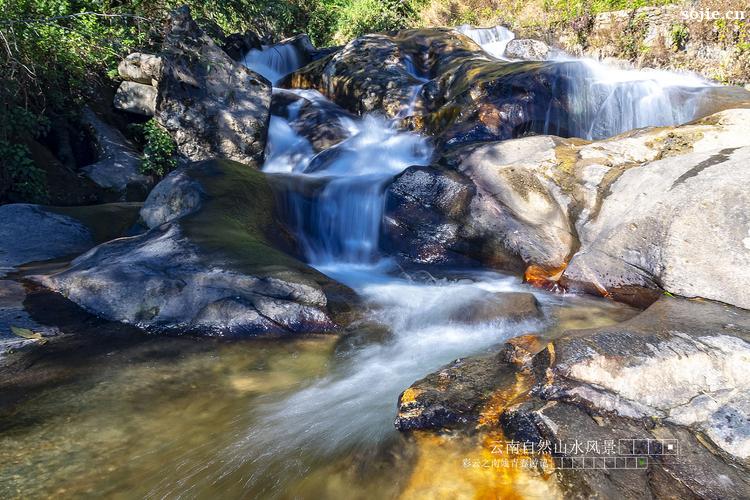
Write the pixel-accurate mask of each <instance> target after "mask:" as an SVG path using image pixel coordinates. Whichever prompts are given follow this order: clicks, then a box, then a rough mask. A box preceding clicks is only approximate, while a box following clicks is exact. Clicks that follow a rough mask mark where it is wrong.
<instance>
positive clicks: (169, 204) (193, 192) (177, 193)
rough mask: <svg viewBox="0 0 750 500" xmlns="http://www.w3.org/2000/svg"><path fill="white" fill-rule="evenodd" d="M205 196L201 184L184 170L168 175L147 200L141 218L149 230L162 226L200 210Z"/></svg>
mask: <svg viewBox="0 0 750 500" xmlns="http://www.w3.org/2000/svg"><path fill="white" fill-rule="evenodd" d="M203 196H204V192H203V187H202V186H201V184H200V183H199V182H198V181H196V180H195V179H193V178H192V177H190V175H188V173H187V172H186V171H185V170H184V169H178V170H174V171H173V172H171V173H170V174H169V175H167V176H166V177H165V178H164V179H163V180H162V181H161V182H160V183H159V184H157V185H156V187H155V188H154V189H152V190H151V192H150V193H149V195H148V198H146V201H145V202H144V203H143V208H141V218H142V219H143V221H144V222H145V223H146V225H147V226H148V227H149V228H154V227H156V226H160V225H162V224H164V223H165V222H170V221H173V220H175V219H179V218H180V217H184V216H185V215H188V214H191V213H193V212H195V211H196V210H198V209H199V208H200V205H201V200H202V198H203Z"/></svg>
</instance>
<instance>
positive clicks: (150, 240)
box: [37, 161, 356, 336]
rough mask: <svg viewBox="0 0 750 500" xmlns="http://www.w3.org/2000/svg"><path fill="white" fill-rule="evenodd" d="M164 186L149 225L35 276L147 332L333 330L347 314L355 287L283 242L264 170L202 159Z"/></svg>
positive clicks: (153, 201) (148, 212)
mask: <svg viewBox="0 0 750 500" xmlns="http://www.w3.org/2000/svg"><path fill="white" fill-rule="evenodd" d="M163 184H164V185H163V186H158V187H157V188H156V189H155V194H153V195H152V196H151V197H150V199H149V202H148V203H147V204H146V206H145V207H144V219H145V220H146V221H147V222H148V223H149V225H150V226H153V229H151V230H150V231H148V232H147V233H145V234H142V235H139V236H134V237H130V238H120V239H117V240H114V241H110V242H108V243H105V244H103V245H100V246H98V247H96V248H94V249H92V250H91V251H89V252H88V253H86V254H84V255H82V256H81V257H79V258H77V259H76V260H75V261H74V262H73V264H72V266H71V267H70V268H69V269H68V270H65V271H63V272H61V273H57V274H54V275H52V276H43V277H38V278H37V279H38V280H39V281H40V282H42V283H43V284H45V285H46V286H47V287H48V288H51V289H53V290H55V291H58V292H60V293H62V294H63V295H65V296H66V297H68V298H69V299H70V300H72V301H74V302H76V303H77V304H79V305H80V306H82V307H83V308H85V309H87V310H88V311H90V312H92V313H94V314H97V315H99V316H102V317H104V318H106V319H109V320H112V321H120V322H124V323H129V324H133V325H136V326H138V327H140V328H142V329H144V330H148V331H153V332H178V333H182V332H187V333H193V334H199V335H212V336H240V335H255V334H263V333H275V334H288V333H300V332H329V331H334V330H337V329H338V327H339V326H340V325H341V324H343V323H345V322H346V321H348V317H349V314H350V307H351V304H352V303H354V302H356V296H355V295H354V293H353V292H352V291H351V290H349V289H348V288H346V287H344V286H342V285H340V284H338V283H336V282H334V281H332V280H331V279H329V278H327V277H326V276H324V275H322V274H320V273H319V272H317V271H315V270H314V269H312V268H310V267H308V266H307V265H305V264H303V263H302V262H299V261H297V260H296V259H294V258H292V257H290V256H289V255H287V254H286V253H284V252H283V251H282V250H280V248H284V247H285V246H288V242H285V241H284V239H283V234H284V233H285V230H284V229H283V227H282V226H281V224H280V223H279V222H278V219H277V217H276V215H275V209H274V195H273V193H272V191H271V188H270V186H269V185H268V183H267V181H266V178H265V176H264V175H263V174H262V173H260V172H257V171H255V170H254V169H251V168H248V167H247V166H246V165H243V164H240V163H235V162H228V161H208V162H201V163H198V164H192V165H190V166H188V167H186V168H184V169H182V170H180V171H177V172H176V173H173V174H171V175H170V176H169V177H167V179H165V181H163ZM185 193H188V194H187V195H186V194H185ZM192 193H195V198H191V197H192V196H193V194H192ZM198 193H199V194H200V196H198ZM198 198H200V201H199V202H198ZM186 199H189V200H190V201H185V200H186ZM159 203H164V205H166V206H165V207H162V208H160V207H159V206H158V205H159Z"/></svg>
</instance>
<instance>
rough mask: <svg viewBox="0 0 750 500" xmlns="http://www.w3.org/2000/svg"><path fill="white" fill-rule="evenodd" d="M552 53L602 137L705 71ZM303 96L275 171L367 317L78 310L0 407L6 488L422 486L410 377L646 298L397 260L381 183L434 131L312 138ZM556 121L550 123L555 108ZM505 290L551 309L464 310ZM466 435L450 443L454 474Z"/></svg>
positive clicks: (390, 493)
mask: <svg viewBox="0 0 750 500" xmlns="http://www.w3.org/2000/svg"><path fill="white" fill-rule="evenodd" d="M460 30H461V31H462V32H463V33H464V34H466V35H467V36H469V37H471V38H473V39H474V40H475V41H477V42H478V43H480V44H481V45H482V46H483V47H484V48H485V49H486V50H487V52H488V54H490V55H494V56H496V57H498V58H502V53H503V51H504V47H505V45H506V44H507V42H508V41H509V40H510V39H512V37H513V34H512V33H511V32H509V31H508V30H505V29H504V28H503V29H502V30H500V29H499V28H498V29H475V28H469V27H462V28H460ZM245 64H247V65H248V66H249V67H250V68H251V69H254V70H257V71H258V72H260V73H262V74H264V75H265V76H267V77H268V78H269V79H270V80H272V81H274V82H276V81H278V80H279V78H281V77H282V76H283V75H285V74H287V73H289V72H290V71H293V70H294V69H296V68H297V67H298V66H299V64H300V63H299V58H298V57H297V55H296V54H295V52H294V51H293V50H291V48H290V47H287V46H285V47H269V48H266V49H264V50H262V51H251V53H249V54H248V56H247V57H246V59H245ZM555 64H558V65H559V70H560V71H561V72H568V73H570V74H575V79H576V81H577V82H579V84H578V85H577V87H576V90H575V92H574V93H573V95H572V99H574V100H575V102H577V103H578V104H579V105H577V106H574V107H573V109H575V110H576V112H575V114H574V116H571V117H568V119H569V120H570V122H571V123H573V124H574V126H571V127H569V128H568V129H569V130H573V131H574V132H575V133H574V134H573V135H576V136H579V137H583V138H589V139H596V138H602V137H609V136H613V135H616V134H619V133H621V132H625V131H627V130H631V129H634V128H639V127H645V126H654V125H669V124H677V123H683V122H687V121H689V120H691V119H694V118H695V116H696V114H697V113H698V111H699V108H700V105H701V100H702V99H703V98H704V91H705V90H706V89H710V87H711V85H710V84H709V83H707V82H705V81H703V80H700V79H698V78H697V77H692V76H684V75H676V74H672V73H666V72H644V71H630V70H619V69H618V70H615V69H612V68H608V67H606V66H603V65H602V64H601V63H598V62H594V61H586V60H571V59H570V58H565V57H563V56H559V57H558V59H556V61H555ZM561 91H563V90H561ZM287 92H289V91H287ZM292 92H294V93H296V94H297V96H298V97H300V98H301V99H304V100H306V101H307V102H311V103H313V105H315V104H316V103H318V104H319V105H321V106H322V105H325V106H335V105H333V104H332V103H330V102H329V101H327V100H326V99H325V97H323V96H322V95H321V94H319V93H317V92H315V91H310V90H293V91H292ZM300 102H302V101H300ZM410 108H411V104H408V105H406V107H405V109H404V110H403V111H402V112H401V113H400V114H401V115H402V116H408V114H409V113H410V111H411V109H410ZM295 112H296V111H295V109H294V105H292V106H291V110H290V113H291V115H290V116H289V117H286V118H285V117H281V116H273V117H272V118H271V124H270V130H269V141H268V145H267V151H266V153H267V155H266V156H267V159H266V163H265V165H264V167H263V170H264V171H265V172H266V173H267V174H268V175H270V176H274V177H275V178H276V179H277V180H278V183H279V185H282V186H286V188H285V192H284V193H283V197H282V200H281V202H282V203H283V210H284V213H285V216H286V218H287V222H288V224H289V226H290V227H292V228H293V229H294V230H295V233H296V235H297V237H298V238H299V241H300V244H301V247H302V251H303V252H304V256H305V259H306V261H307V262H308V263H309V264H311V265H312V266H314V267H315V268H317V269H318V270H320V271H321V272H323V273H324V274H327V275H329V276H331V277H333V278H335V279H337V280H339V281H340V282H342V283H345V284H347V285H349V286H350V287H352V288H353V289H354V290H356V291H357V292H358V293H359V294H360V295H361V296H362V297H363V299H364V302H365V304H366V314H365V319H364V320H363V321H362V322H361V323H360V325H359V327H358V328H357V329H356V330H355V331H354V333H353V334H351V335H349V336H348V337H344V338H340V339H338V338H334V337H332V336H322V335H311V336H304V337H300V338H293V339H287V340H281V341H279V340H263V339H250V340H247V341H235V342H222V341H219V340H214V339H208V340H207V339H190V338H184V337H154V336H149V337H146V338H144V337H143V336H142V335H138V334H137V333H135V332H119V333H113V334H112V337H113V339H115V340H113V345H114V346H110V347H108V348H94V347H92V346H91V344H92V343H93V342H94V341H97V342H101V338H100V336H99V335H100V333H101V332H100V330H101V329H103V328H104V327H103V326H102V324H101V322H95V321H93V320H91V319H90V318H88V317H86V316H84V315H80V314H78V315H77V314H73V313H70V314H69V316H70V319H69V327H70V328H73V329H77V330H81V331H83V332H84V335H83V336H82V339H83V340H80V344H76V345H75V346H74V347H72V348H70V349H69V350H67V351H64V352H63V353H62V355H61V354H60V353H55V355H54V356H53V355H52V354H50V355H47V356H42V357H40V358H39V359H38V360H37V361H35V363H37V365H38V369H39V370H40V372H41V373H42V374H43V376H42V377H40V378H39V379H37V380H15V381H11V382H14V383H21V384H26V386H28V388H29V390H32V389H33V394H34V395H33V397H30V398H27V399H25V400H23V401H22V403H20V404H18V405H16V406H11V408H12V414H7V413H0V449H2V450H3V451H2V454H3V459H2V461H3V463H4V466H5V468H6V470H5V472H4V473H5V474H8V475H7V477H10V481H4V482H3V483H2V484H0V497H8V496H14V495H16V494H17V492H21V491H22V492H24V495H26V496H63V497H80V496H94V495H96V496H102V495H104V496H112V497H122V498H131V497H147V498H174V497H180V498H182V497H184V498H194V497H198V498H216V497H218V496H222V497H246V498H258V497H262V498H269V497H278V498H394V497H399V496H402V495H403V496H410V495H416V496H422V495H423V494H424V495H428V493H429V492H425V491H421V490H419V488H418V487H417V486H415V484H417V483H418V478H417V477H416V476H415V474H416V472H415V471H417V470H418V465H417V459H416V458H415V457H416V455H417V453H418V449H417V445H416V444H415V443H414V441H413V440H410V439H409V438H407V437H404V436H403V435H401V434H400V433H398V432H397V431H396V430H395V428H394V426H393V420H394V417H395V413H396V402H397V399H398V396H399V394H400V393H401V392H402V391H403V390H404V389H405V388H407V387H408V386H409V385H410V384H412V383H413V382H414V381H416V380H418V379H420V378H422V377H424V376H425V375H427V374H429V373H431V372H434V371H435V370H437V369H438V368H439V367H441V366H442V365H444V364H446V363H448V362H450V361H452V360H454V359H456V358H460V357H465V356H470V355H474V354H478V353H482V352H489V351H491V350H492V349H493V348H495V347H497V346H498V345H500V344H502V343H503V342H504V341H505V340H507V339H509V338H511V337H514V336H517V335H521V334H523V333H527V332H538V333H539V334H540V335H541V336H542V338H547V339H550V338H554V337H555V336H556V335H559V334H561V333H562V332H563V331H565V330H569V329H575V328H590V327H596V326H603V325H606V324H611V323H614V322H618V321H622V320H624V319H627V318H629V317H631V316H633V315H634V314H635V312H636V311H635V310H633V309H631V308H629V307H627V306H625V305H622V304H617V303H613V302H611V301H607V300H604V299H597V298H592V297H581V296H573V295H563V294H554V293H550V292H546V291H543V290H539V289H535V288H532V287H530V286H528V285H525V284H523V283H522V282H521V279H520V278H518V277H516V276H511V275H505V274H501V273H497V272H494V271H489V270H470V271H467V270H453V271H452V270H441V271H440V272H439V273H437V272H435V273H429V272H426V271H420V272H415V271H408V270H407V271H405V270H403V269H400V268H399V267H398V266H397V265H396V264H395V262H394V261H392V260H390V259H389V258H388V257H387V256H385V255H382V254H381V252H380V251H379V235H380V229H381V228H380V224H381V220H382V216H383V210H384V204H385V199H384V191H385V188H386V186H387V185H388V183H389V182H390V181H391V179H392V178H393V177H394V176H395V175H397V174H398V173H400V172H401V171H403V170H404V169H406V168H407V167H409V166H412V165H427V164H429V163H430V159H431V155H432V148H431V145H430V144H429V142H428V141H427V139H426V138H424V137H422V136H420V135H418V134H415V133H410V132H404V131H399V130H398V129H397V128H396V126H395V124H394V123H393V122H391V121H389V120H387V119H386V118H384V117H382V116H364V117H358V118H341V126H342V127H343V128H345V129H346V130H347V131H348V138H346V139H345V140H344V141H342V142H340V143H339V144H337V145H335V146H333V147H331V148H328V149H327V150H325V151H323V152H320V153H317V154H316V153H315V152H314V149H313V147H312V146H311V144H310V143H309V142H308V141H307V140H306V139H305V138H303V137H301V136H300V135H298V134H297V133H295V132H294V130H293V129H292V127H291V126H290V121H291V120H293V119H294V117H295V115H294V113H295ZM342 115H343V113H342ZM553 122H555V120H553V119H552V118H550V120H549V123H550V124H551V123H553ZM545 132H547V133H552V134H554V133H555V132H556V130H554V127H553V126H552V125H549V126H547V128H546V129H545ZM31 272H33V270H29V273H31ZM494 292H530V293H533V294H534V295H535V296H536V298H537V300H538V301H539V303H540V304H541V308H542V311H543V318H542V319H534V320H526V321H520V322H510V321H506V320H495V321H486V322H482V321H473V322H472V321H463V320H458V319H456V318H457V317H459V316H460V315H459V314H457V313H459V312H460V311H462V310H464V309H465V308H467V307H469V306H470V305H471V304H473V303H475V302H477V301H481V300H483V299H484V298H485V297H487V296H488V294H490V293H494ZM61 307H62V306H61ZM46 314H52V313H51V312H47V313H46ZM66 314H67V313H66ZM85 332H88V333H89V335H88V336H87V335H85ZM84 357H85V360H86V361H85V363H83V362H82V360H83V359H84ZM58 358H59V359H58ZM3 411H5V410H3ZM464 445H465V443H460V442H459V441H456V442H455V443H454V445H453V446H454V447H453V448H449V449H447V450H444V453H445V455H444V456H445V457H446V460H447V461H448V462H450V467H451V469H449V470H451V471H454V472H455V474H457V475H459V476H460V474H461V473H462V471H461V460H462V459H463V458H464V455H463V454H462V453H463V451H462V450H463V448H462V447H463V446H464ZM415 482H416V483H415ZM435 482H436V483H439V482H440V480H439V478H436V479H435ZM454 482H456V484H458V485H461V482H460V480H457V479H455V478H454ZM409 492H411V493H409ZM433 493H434V494H438V493H435V492H433ZM444 493H445V492H442V493H441V494H444ZM454 493H455V492H454ZM525 496H528V497H534V496H535V495H534V493H533V492H532V491H526V492H525Z"/></svg>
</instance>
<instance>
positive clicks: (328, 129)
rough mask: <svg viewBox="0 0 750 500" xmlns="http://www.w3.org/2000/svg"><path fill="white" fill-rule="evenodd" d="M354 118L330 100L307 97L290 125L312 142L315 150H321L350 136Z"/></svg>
mask: <svg viewBox="0 0 750 500" xmlns="http://www.w3.org/2000/svg"><path fill="white" fill-rule="evenodd" d="M354 119H355V117H354V115H352V114H350V113H348V112H346V111H344V110H343V109H341V108H340V107H338V106H336V105H335V104H332V103H331V102H329V101H323V100H315V101H311V100H307V99H305V100H304V101H303V102H302V104H301V106H300V108H299V111H298V112H297V114H296V116H295V117H294V119H293V120H291V121H290V123H289V125H290V126H291V127H292V129H293V130H294V131H295V132H297V133H298V134H299V135H301V136H302V137H304V138H305V139H307V140H308V141H309V142H310V145H311V146H312V147H313V149H314V150H315V152H321V151H324V150H326V149H328V148H330V147H333V146H335V145H336V144H338V143H340V142H341V141H343V140H345V139H347V138H349V137H350V136H351V135H352V127H353V126H354V121H353V120H354Z"/></svg>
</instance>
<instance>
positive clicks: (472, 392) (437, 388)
mask: <svg viewBox="0 0 750 500" xmlns="http://www.w3.org/2000/svg"><path fill="white" fill-rule="evenodd" d="M514 378H515V377H514V369H513V368H512V367H510V366H509V365H508V364H506V363H503V362H502V361H500V360H499V359H498V358H497V356H484V357H474V358H467V359H457V360H455V361H454V362H452V363H450V364H449V365H447V366H445V367H444V368H442V369H440V371H437V372H435V373H432V374H430V375H428V376H426V377H425V378H423V379H421V380H418V381H417V382H415V383H414V384H412V385H411V387H409V388H408V389H406V390H405V391H404V392H402V393H401V395H400V396H399V398H398V414H397V416H396V420H395V422H394V425H395V426H396V428H397V429H398V430H400V431H412V430H425V429H432V430H444V429H455V428H462V427H468V426H471V425H474V424H476V423H477V420H478V418H479V412H480V410H481V408H482V406H483V405H484V404H485V403H486V402H487V401H488V400H489V398H490V397H491V396H492V394H493V392H494V391H495V390H496V389H497V387H500V386H503V385H506V384H510V383H512V382H511V381H512V380H513V379H514Z"/></svg>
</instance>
